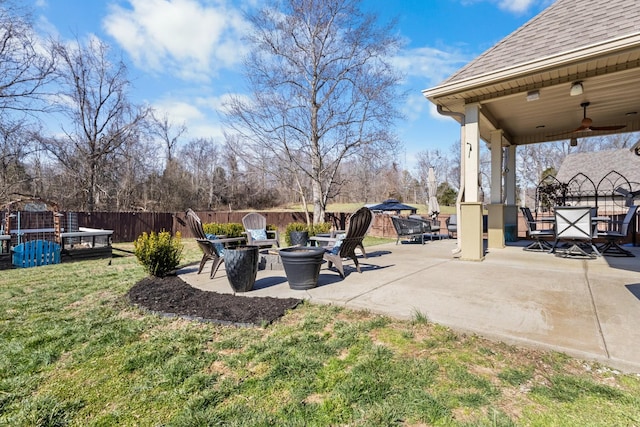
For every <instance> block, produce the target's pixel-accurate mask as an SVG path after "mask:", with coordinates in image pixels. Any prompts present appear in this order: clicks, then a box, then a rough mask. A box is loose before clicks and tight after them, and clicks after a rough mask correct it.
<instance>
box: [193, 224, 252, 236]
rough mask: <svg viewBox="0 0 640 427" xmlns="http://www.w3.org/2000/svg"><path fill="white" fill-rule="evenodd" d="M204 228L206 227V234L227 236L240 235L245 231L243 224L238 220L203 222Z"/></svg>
mask: <svg viewBox="0 0 640 427" xmlns="http://www.w3.org/2000/svg"><path fill="white" fill-rule="evenodd" d="M202 228H203V229H204V232H205V234H215V235H218V236H219V235H223V234H224V235H225V236H227V237H240V236H242V232H243V231H244V227H243V226H242V224H239V223H237V222H230V223H228V224H227V223H225V224H222V223H217V222H208V223H205V224H202Z"/></svg>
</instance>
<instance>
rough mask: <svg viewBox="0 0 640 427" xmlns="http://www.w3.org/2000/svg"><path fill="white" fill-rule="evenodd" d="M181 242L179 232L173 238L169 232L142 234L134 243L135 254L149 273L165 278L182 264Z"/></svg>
mask: <svg viewBox="0 0 640 427" xmlns="http://www.w3.org/2000/svg"><path fill="white" fill-rule="evenodd" d="M180 240H181V236H180V232H177V233H176V235H175V237H171V233H169V232H168V231H162V232H160V233H158V234H156V233H155V232H153V231H152V232H151V234H147V233H142V235H141V236H138V238H137V239H136V241H135V242H133V246H134V248H135V251H134V252H135V255H136V258H138V261H139V262H140V264H142V265H143V266H144V268H145V270H146V271H147V273H149V274H150V275H152V276H156V277H164V276H166V275H167V274H168V273H170V272H171V271H173V270H175V269H176V267H178V264H180V258H181V256H182V249H183V245H182V243H181V242H180Z"/></svg>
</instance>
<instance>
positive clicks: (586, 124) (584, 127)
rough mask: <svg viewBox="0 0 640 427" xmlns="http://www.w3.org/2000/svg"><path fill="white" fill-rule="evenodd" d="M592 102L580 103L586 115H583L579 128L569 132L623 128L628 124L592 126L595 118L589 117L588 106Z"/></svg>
mask: <svg viewBox="0 0 640 427" xmlns="http://www.w3.org/2000/svg"><path fill="white" fill-rule="evenodd" d="M590 104H591V103H590V102H583V103H582V104H580V106H581V107H582V108H583V110H584V116H583V119H582V122H581V123H580V127H578V128H577V129H574V130H572V131H569V133H575V132H589V131H593V130H618V129H622V128H624V127H626V125H614V126H591V124H592V123H593V120H591V119H590V118H589V117H587V107H588V106H589V105H590Z"/></svg>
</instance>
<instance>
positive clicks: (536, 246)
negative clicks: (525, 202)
mask: <svg viewBox="0 0 640 427" xmlns="http://www.w3.org/2000/svg"><path fill="white" fill-rule="evenodd" d="M520 211H522V215H523V216H524V222H525V224H526V225H527V236H528V237H529V239H531V240H533V242H532V243H531V244H530V245H529V246H527V247H525V248H523V250H525V251H538V252H540V251H545V252H546V251H548V250H549V249H551V243H549V242H548V241H546V240H544V239H546V238H548V239H552V238H553V237H554V236H555V234H556V233H555V231H554V230H553V229H552V228H539V227H538V226H539V225H540V224H542V222H541V221H536V220H535V219H534V218H533V214H532V213H531V209H530V208H527V207H521V208H520Z"/></svg>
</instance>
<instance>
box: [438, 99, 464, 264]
mask: <svg viewBox="0 0 640 427" xmlns="http://www.w3.org/2000/svg"><path fill="white" fill-rule="evenodd" d="M436 109H437V111H438V114H440V115H442V116H447V117H458V118H459V119H460V126H461V128H462V129H464V126H465V122H466V119H467V118H466V116H465V115H464V114H463V113H458V112H455V111H445V110H443V109H442V105H440V104H436ZM460 144H461V149H460V150H461V151H460V153H464V137H463V136H462V135H461V138H460ZM460 158H461V160H460V191H458V197H457V198H456V215H457V216H458V231H457V232H456V248H455V249H453V250H452V251H451V252H452V253H453V254H457V253H460V252H461V251H462V247H461V245H460V229H461V227H460V220H461V219H462V218H461V217H460V203H462V200H463V199H464V174H465V163H464V156H463V155H462V154H460Z"/></svg>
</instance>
